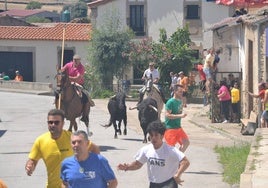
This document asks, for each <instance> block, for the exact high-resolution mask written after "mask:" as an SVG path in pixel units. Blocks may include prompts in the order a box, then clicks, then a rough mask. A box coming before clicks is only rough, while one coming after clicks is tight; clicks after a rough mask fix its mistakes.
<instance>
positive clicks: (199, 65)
mask: <svg viewBox="0 0 268 188" xmlns="http://www.w3.org/2000/svg"><path fill="white" fill-rule="evenodd" d="M194 70H196V71H198V74H199V79H200V81H199V89H200V90H201V91H202V93H203V94H204V96H203V104H204V106H206V105H207V104H208V103H209V101H208V97H207V95H206V85H205V84H206V74H205V73H204V71H203V64H202V63H195V64H194Z"/></svg>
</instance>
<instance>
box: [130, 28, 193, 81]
mask: <svg viewBox="0 0 268 188" xmlns="http://www.w3.org/2000/svg"><path fill="white" fill-rule="evenodd" d="M159 38H160V39H159V41H158V42H154V41H152V39H151V38H145V39H143V40H141V41H139V42H132V43H131V51H130V53H129V54H126V56H127V57H128V58H129V60H130V61H131V62H132V63H133V66H135V67H136V68H137V69H138V70H140V71H141V72H143V71H144V69H145V68H146V67H147V66H148V62H149V61H151V60H152V61H154V62H156V63H157V67H158V69H159V70H160V72H161V79H160V82H162V83H165V82H169V81H170V77H169V72H170V71H171V70H172V71H173V72H179V71H184V72H185V73H186V74H187V73H188V72H189V70H190V69H191V68H192V65H193V62H194V57H193V51H192V50H191V48H190V44H191V39H190V34H189V31H188V28H187V27H184V28H177V30H176V31H175V32H174V33H173V34H172V35H171V36H170V37H169V38H168V37H167V34H166V30H165V29H160V37H159Z"/></svg>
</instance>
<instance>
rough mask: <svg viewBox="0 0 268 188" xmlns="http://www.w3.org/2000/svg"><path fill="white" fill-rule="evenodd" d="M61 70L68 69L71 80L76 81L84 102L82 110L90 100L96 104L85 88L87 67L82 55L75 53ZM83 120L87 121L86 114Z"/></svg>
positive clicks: (90, 102)
mask: <svg viewBox="0 0 268 188" xmlns="http://www.w3.org/2000/svg"><path fill="white" fill-rule="evenodd" d="M61 71H62V72H63V71H66V72H67V74H68V75H69V79H70V81H71V82H74V83H75V85H76V88H77V90H78V93H79V96H80V97H81V101H82V104H83V109H82V112H83V113H84V112H85V109H86V104H87V102H89V104H90V106H92V107H93V106H95V103H94V102H93V101H92V99H91V98H90V97H89V95H88V93H87V91H85V90H84V89H83V84H84V74H85V67H84V66H83V65H82V63H81V57H80V56H79V55H77V54H76V55H74V56H73V61H71V62H69V63H67V64H66V65H64V66H63V67H62V68H61ZM56 104H57V103H56ZM81 121H85V118H84V114H83V115H82V118H81Z"/></svg>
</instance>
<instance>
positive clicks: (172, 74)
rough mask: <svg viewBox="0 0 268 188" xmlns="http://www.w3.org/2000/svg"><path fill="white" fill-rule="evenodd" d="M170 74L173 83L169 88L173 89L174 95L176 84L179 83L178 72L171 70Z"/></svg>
mask: <svg viewBox="0 0 268 188" xmlns="http://www.w3.org/2000/svg"><path fill="white" fill-rule="evenodd" d="M169 75H170V78H171V84H170V87H169V89H170V91H171V94H170V96H171V97H173V91H174V85H175V84H177V80H178V74H177V73H173V72H170V73H169Z"/></svg>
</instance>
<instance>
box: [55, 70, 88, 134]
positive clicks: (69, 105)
mask: <svg viewBox="0 0 268 188" xmlns="http://www.w3.org/2000/svg"><path fill="white" fill-rule="evenodd" d="M56 78H57V87H58V88H60V94H61V97H60V98H61V101H60V109H62V110H63V111H64V112H65V117H66V119H67V120H70V126H69V129H68V130H69V131H72V129H73V128H74V130H75V131H76V130H77V123H76V121H75V119H76V118H78V117H80V116H81V115H82V114H84V122H85V125H86V127H87V133H88V136H91V135H92V132H90V131H89V112H90V104H89V102H87V103H86V104H84V105H85V108H84V109H83V103H82V101H81V97H80V96H79V94H78V93H79V92H78V91H77V87H78V86H76V85H75V84H74V83H71V82H70V80H69V76H68V74H67V72H66V71H63V72H61V71H60V70H58V73H57V75H56ZM56 102H57V101H56ZM56 104H57V103H56ZM56 106H57V105H56ZM58 108H59V107H58ZM83 110H84V112H83Z"/></svg>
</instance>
